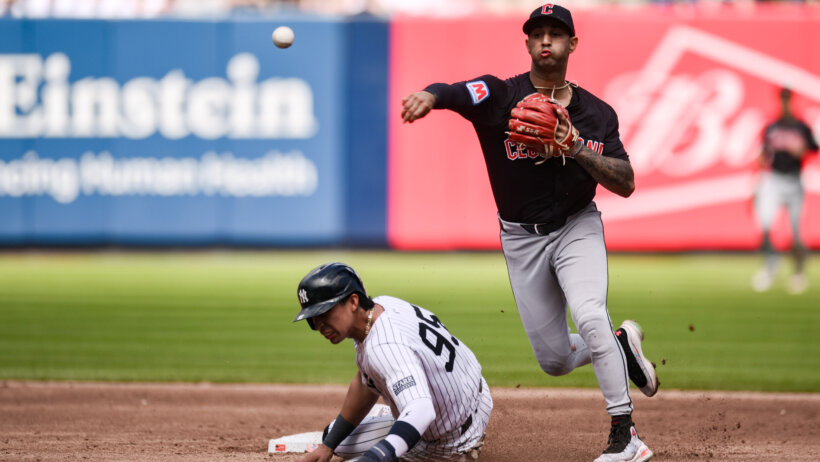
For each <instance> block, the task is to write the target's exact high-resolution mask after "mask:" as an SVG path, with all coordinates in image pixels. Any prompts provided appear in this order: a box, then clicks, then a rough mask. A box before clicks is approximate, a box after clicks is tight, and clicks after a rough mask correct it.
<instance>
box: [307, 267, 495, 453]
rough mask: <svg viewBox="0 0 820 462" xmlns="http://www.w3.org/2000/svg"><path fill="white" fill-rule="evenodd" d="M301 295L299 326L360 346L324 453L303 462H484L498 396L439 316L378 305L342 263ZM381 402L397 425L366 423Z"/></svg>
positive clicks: (401, 305) (387, 301) (398, 304)
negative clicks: (333, 461) (349, 461)
mask: <svg viewBox="0 0 820 462" xmlns="http://www.w3.org/2000/svg"><path fill="white" fill-rule="evenodd" d="M297 295H298V297H299V302H300V304H301V307H302V309H301V311H300V312H299V315H298V316H296V319H295V320H294V322H295V321H300V320H303V319H305V320H307V322H308V324H309V325H310V327H311V329H313V330H317V331H319V333H321V334H322V335H323V336H325V338H327V339H328V340H329V341H330V342H331V343H333V344H337V343H340V342H341V341H342V340H344V339H346V338H351V339H353V343H354V346H355V348H356V365H357V366H358V372H356V376H355V377H354V378H353V381H352V382H351V383H350V387H349V388H348V391H347V396H346V397H345V400H344V403H343V404H342V409H341V412H340V413H339V416H338V417H336V420H335V421H334V422H332V423H331V425H330V426H329V427H328V428H327V429H326V431H325V435H324V438H323V441H322V445H321V446H319V448H318V449H316V450H315V451H313V452H311V453H309V454H308V455H306V456H305V457H303V458H301V459H300V462H314V461H322V462H327V461H329V460H330V458H331V457H332V456H333V454H334V451H336V454H337V455H339V456H342V457H350V456H356V458H355V460H357V461H369V462H375V461H378V462H384V461H397V460H399V458H401V460H404V461H416V460H467V458H468V457H470V458H472V459H476V458H478V455H479V454H480V451H481V446H482V444H483V442H484V429H485V427H486V426H487V422H488V421H489V419H490V411H491V410H492V408H493V400H492V398H491V397H490V388H489V387H488V386H487V382H486V381H485V380H484V378H483V377H482V376H481V365H480V364H479V363H478V360H476V357H475V355H473V352H472V351H470V349H469V348H467V345H465V344H464V343H463V342H462V341H460V340H459V339H457V338H456V337H455V336H453V335H452V334H451V333H450V332H449V331H448V330H447V328H446V327H445V326H444V324H443V323H442V322H441V320H440V319H439V318H438V317H437V316H436V315H434V314H433V313H431V312H429V311H427V310H425V309H424V308H421V307H419V306H417V305H413V304H411V303H408V302H406V301H404V300H400V299H398V298H394V297H389V296H380V297H376V298H374V299H371V298H369V297H368V296H367V292H365V289H364V285H363V284H362V280H361V279H360V278H359V276H358V274H356V272H355V271H354V270H353V268H351V267H349V266H347V265H345V264H342V263H329V264H325V265H322V266H319V267H317V268H315V269H313V270H312V271H311V272H310V273H308V274H307V275H306V276H305V277H304V278H303V279H302V281H301V282H300V283H299V288H298V290H297ZM379 397H381V398H382V399H383V400H384V401H385V402H386V403H387V405H388V406H389V408H390V410H391V414H392V417H390V418H389V419H390V420H389V425H374V421H378V418H375V419H370V420H365V417H366V415H368V413H369V412H370V411H371V409H372V408H373V407H374V405H375V404H376V401H377V400H378V399H379ZM363 420H365V421H364V422H363ZM375 423H378V422H375ZM340 448H344V450H340Z"/></svg>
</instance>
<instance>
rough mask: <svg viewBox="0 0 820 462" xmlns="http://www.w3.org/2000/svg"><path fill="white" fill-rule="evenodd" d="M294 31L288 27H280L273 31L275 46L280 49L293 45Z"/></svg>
mask: <svg viewBox="0 0 820 462" xmlns="http://www.w3.org/2000/svg"><path fill="white" fill-rule="evenodd" d="M293 39H294V35H293V29H291V28H290V27H288V26H279V27H277V28H276V29H275V30H274V31H273V44H274V45H276V46H277V47H279V48H287V47H289V46H291V45H293Z"/></svg>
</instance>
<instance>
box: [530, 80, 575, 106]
mask: <svg viewBox="0 0 820 462" xmlns="http://www.w3.org/2000/svg"><path fill="white" fill-rule="evenodd" d="M572 85H573V83H572V82H570V81H569V80H564V84H563V85H561V86H558V87H556V86H552V87H537V86H535V85H533V86H534V87H535V89H536V90H552V93H550V99H551V100H553V101H556V100H555V90H563V89H564V88H567V87H570V86H572ZM569 92H570V94H572V88H570V90H569ZM556 102H557V101H556Z"/></svg>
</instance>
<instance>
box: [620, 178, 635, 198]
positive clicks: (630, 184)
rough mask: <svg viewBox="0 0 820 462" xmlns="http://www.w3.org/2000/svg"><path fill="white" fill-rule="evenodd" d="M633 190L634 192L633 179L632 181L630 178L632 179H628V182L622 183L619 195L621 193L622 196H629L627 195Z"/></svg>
mask: <svg viewBox="0 0 820 462" xmlns="http://www.w3.org/2000/svg"><path fill="white" fill-rule="evenodd" d="M633 192H635V181H634V180H632V181H628V182H627V183H626V184H625V185H624V189H623V192H621V193H620V195H621V196H622V197H629V196H631V195H632V193H633Z"/></svg>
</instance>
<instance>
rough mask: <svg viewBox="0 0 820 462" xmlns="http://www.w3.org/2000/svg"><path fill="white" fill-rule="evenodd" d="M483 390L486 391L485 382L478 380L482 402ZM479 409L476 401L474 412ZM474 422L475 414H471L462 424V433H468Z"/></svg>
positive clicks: (479, 396)
mask: <svg viewBox="0 0 820 462" xmlns="http://www.w3.org/2000/svg"><path fill="white" fill-rule="evenodd" d="M482 391H484V383H483V382H478V402H479V403H480V402H481V392H482ZM477 411H478V403H476V405H475V411H474V412H477ZM472 424H473V414H470V416H469V417H467V420H465V421H464V423H463V424H461V434H462V435H463V434H464V433H466V432H467V430H469V429H470V425H472Z"/></svg>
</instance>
